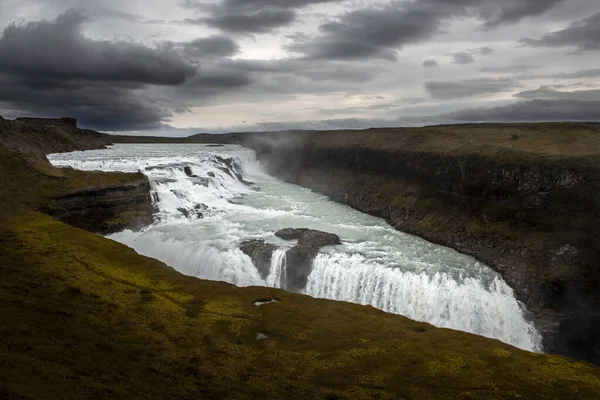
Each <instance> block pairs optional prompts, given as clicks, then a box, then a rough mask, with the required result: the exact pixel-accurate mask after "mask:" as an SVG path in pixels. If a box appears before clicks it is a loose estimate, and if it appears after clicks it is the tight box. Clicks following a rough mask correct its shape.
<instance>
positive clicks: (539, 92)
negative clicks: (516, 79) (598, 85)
mask: <svg viewBox="0 0 600 400" xmlns="http://www.w3.org/2000/svg"><path fill="white" fill-rule="evenodd" d="M515 97H520V98H522V99H544V100H575V101H598V102H600V89H593V90H573V91H560V90H556V89H555V88H554V87H552V86H540V87H539V88H538V89H535V90H527V91H523V92H519V93H517V94H515Z"/></svg>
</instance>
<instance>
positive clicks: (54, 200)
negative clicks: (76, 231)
mask: <svg viewBox="0 0 600 400" xmlns="http://www.w3.org/2000/svg"><path fill="white" fill-rule="evenodd" d="M110 143H111V136H109V135H105V134H103V133H100V132H95V131H91V130H84V129H79V128H78V127H77V123H76V120H74V119H72V118H63V119H58V120H53V119H36V118H24V119H19V120H16V121H7V120H0V150H2V151H4V152H7V153H6V154H7V156H8V155H9V154H10V155H11V157H16V158H18V159H20V162H21V163H23V164H24V165H26V166H27V168H28V169H29V170H31V171H34V172H35V173H36V174H41V175H44V176H45V177H50V178H51V179H52V180H54V181H55V185H54V190H53V191H52V192H54V193H55V194H54V193H53V194H51V195H48V196H47V198H46V199H45V200H44V201H40V202H38V204H37V208H38V209H40V210H41V211H43V212H45V213H47V214H49V215H52V216H54V217H55V218H57V219H58V220H60V221H62V222H66V223H68V224H70V225H73V226H76V227H78V228H83V229H86V230H88V231H91V232H94V233H102V234H107V233H111V232H115V231H119V230H123V229H125V228H131V229H136V228H141V227H142V226H145V225H148V224H149V223H151V222H152V215H153V212H154V208H153V205H152V199H151V197H150V183H149V182H148V179H147V178H146V177H145V176H143V175H142V174H119V173H112V174H111V173H85V172H82V171H75V170H72V169H69V168H67V169H56V168H53V167H52V166H51V165H50V164H49V163H48V160H47V159H46V154H48V153H58V152H69V151H75V150H92V149H99V148H103V147H104V146H105V145H107V144H110ZM26 184H27V183H26ZM29 184H30V185H32V186H34V187H35V185H36V183H34V182H29ZM32 189H33V188H32ZM16 201H17V202H18V199H16Z"/></svg>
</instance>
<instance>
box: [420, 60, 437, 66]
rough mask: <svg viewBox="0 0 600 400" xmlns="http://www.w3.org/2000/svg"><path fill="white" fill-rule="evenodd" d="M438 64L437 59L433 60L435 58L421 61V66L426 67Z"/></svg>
mask: <svg viewBox="0 0 600 400" xmlns="http://www.w3.org/2000/svg"><path fill="white" fill-rule="evenodd" d="M438 65H440V64H439V63H438V62H437V61H435V60H425V61H423V66H424V67H427V68H432V67H437V66H438Z"/></svg>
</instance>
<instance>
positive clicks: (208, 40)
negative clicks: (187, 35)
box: [183, 36, 241, 57]
mask: <svg viewBox="0 0 600 400" xmlns="http://www.w3.org/2000/svg"><path fill="white" fill-rule="evenodd" d="M183 48H184V50H185V52H186V53H187V54H189V55H191V56H195V57H208V56H215V57H229V56H233V55H235V54H237V53H239V52H240V50H241V49H240V46H239V45H238V44H237V43H236V42H234V41H233V40H232V39H230V38H228V37H225V36H210V37H205V38H198V39H196V40H193V41H191V42H188V43H184V44H183Z"/></svg>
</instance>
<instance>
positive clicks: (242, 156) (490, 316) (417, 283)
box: [49, 145, 541, 351]
mask: <svg viewBox="0 0 600 400" xmlns="http://www.w3.org/2000/svg"><path fill="white" fill-rule="evenodd" d="M49 159H50V161H51V162H52V163H53V164H54V165H55V166H70V167H74V168H78V169H84V170H103V171H124V172H133V171H138V170H139V171H141V172H142V173H144V174H146V175H147V176H148V177H149V179H150V182H151V186H152V191H153V198H154V202H155V205H156V207H157V218H156V223H155V224H153V225H151V226H149V227H147V228H145V229H144V230H142V231H140V232H132V231H124V232H120V233H117V234H113V235H110V238H112V239H114V240H117V241H119V242H122V243H124V244H126V245H128V246H130V247H132V248H134V249H135V250H136V251H138V252H139V253H141V254H144V255H147V256H150V257H154V258H157V259H159V260H161V261H163V262H165V263H167V264H168V265H171V266H172V267H174V268H176V269H177V270H179V271H180V272H182V273H184V274H187V275H191V276H196V277H199V278H203V279H210V280H219V281H225V282H229V283H233V284H235V285H238V286H270V287H277V288H285V287H286V286H285V282H286V276H287V275H288V274H287V271H290V268H293V267H294V266H293V263H290V262H288V260H287V257H286V254H287V251H288V250H289V249H291V248H292V247H294V246H295V245H296V243H295V242H294V241H288V240H284V239H281V238H278V237H276V236H275V235H274V233H275V232H276V231H278V230H280V229H283V228H290V227H291V228H310V229H316V230H320V231H323V232H329V233H333V234H336V235H338V236H339V237H340V238H341V240H342V244H340V245H335V246H327V247H324V248H322V249H321V250H319V252H318V254H317V256H316V257H315V258H314V260H313V261H312V265H311V268H310V270H309V271H308V276H307V279H306V285H305V287H304V288H302V289H300V291H301V292H302V293H305V294H308V295H310V296H313V297H322V298H328V299H334V300H343V301H349V302H354V303H359V304H368V305H372V306H374V307H377V308H380V309H382V310H384V311H387V312H391V313H397V314H402V315H405V316H407V317H410V318H413V319H416V320H420V321H425V322H429V323H431V324H434V325H436V326H440V327H446V328H452V329H459V330H464V331H468V332H472V333H476V334H480V335H484V336H488V337H492V338H497V339H500V340H502V341H504V342H506V343H510V344H512V345H515V346H517V347H521V348H523V349H527V350H534V351H539V350H541V345H540V337H539V335H538V333H537V332H536V330H535V329H534V327H533V325H532V324H531V323H530V322H529V321H528V320H527V318H526V312H525V310H524V309H523V306H522V305H521V304H519V302H518V301H517V300H516V299H515V296H514V294H513V291H512V289H511V288H510V287H509V286H508V285H507V284H506V283H505V282H504V280H503V279H502V278H501V277H500V275H499V274H497V273H496V272H494V271H493V270H491V269H490V268H489V267H487V266H485V265H483V264H481V263H479V262H477V261H476V260H474V259H473V258H471V257H469V256H466V255H463V254H460V253H458V252H456V251H454V250H452V249H449V248H446V247H442V246H437V245H434V244H432V243H430V242H427V241H425V240H423V239H421V238H418V237H414V236H411V235H408V234H405V233H402V232H398V231H396V230H395V229H394V228H392V227H391V226H390V225H388V224H387V223H386V222H385V221H384V220H382V219H380V218H376V217H373V216H369V215H367V214H363V213H361V212H358V211H356V210H353V209H351V208H349V207H347V206H344V205H341V204H337V203H334V202H332V201H330V200H329V199H328V198H326V197H325V196H322V195H319V194H316V193H313V192H311V191H310V190H308V189H305V188H301V187H298V186H295V185H291V184H287V183H285V182H282V181H280V180H278V179H275V178H273V177H271V176H269V175H267V174H266V173H265V172H264V171H263V169H262V168H261V166H260V165H259V163H258V162H257V161H256V157H255V154H254V152H253V151H252V150H248V149H245V148H242V147H239V146H224V147H218V148H216V147H209V146H206V145H117V146H113V147H112V148H110V149H106V150H95V151H87V152H74V153H66V154H55V155H51V156H49ZM248 240H263V241H265V242H266V243H270V244H272V245H274V246H275V250H274V251H273V253H272V256H271V258H270V260H269V264H268V268H269V271H268V274H262V275H261V273H260V272H259V270H258V269H257V267H256V266H255V265H254V263H253V261H252V259H251V257H250V256H248V255H247V254H245V253H244V252H243V251H242V250H240V245H241V244H242V243H244V242H245V241H248Z"/></svg>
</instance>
